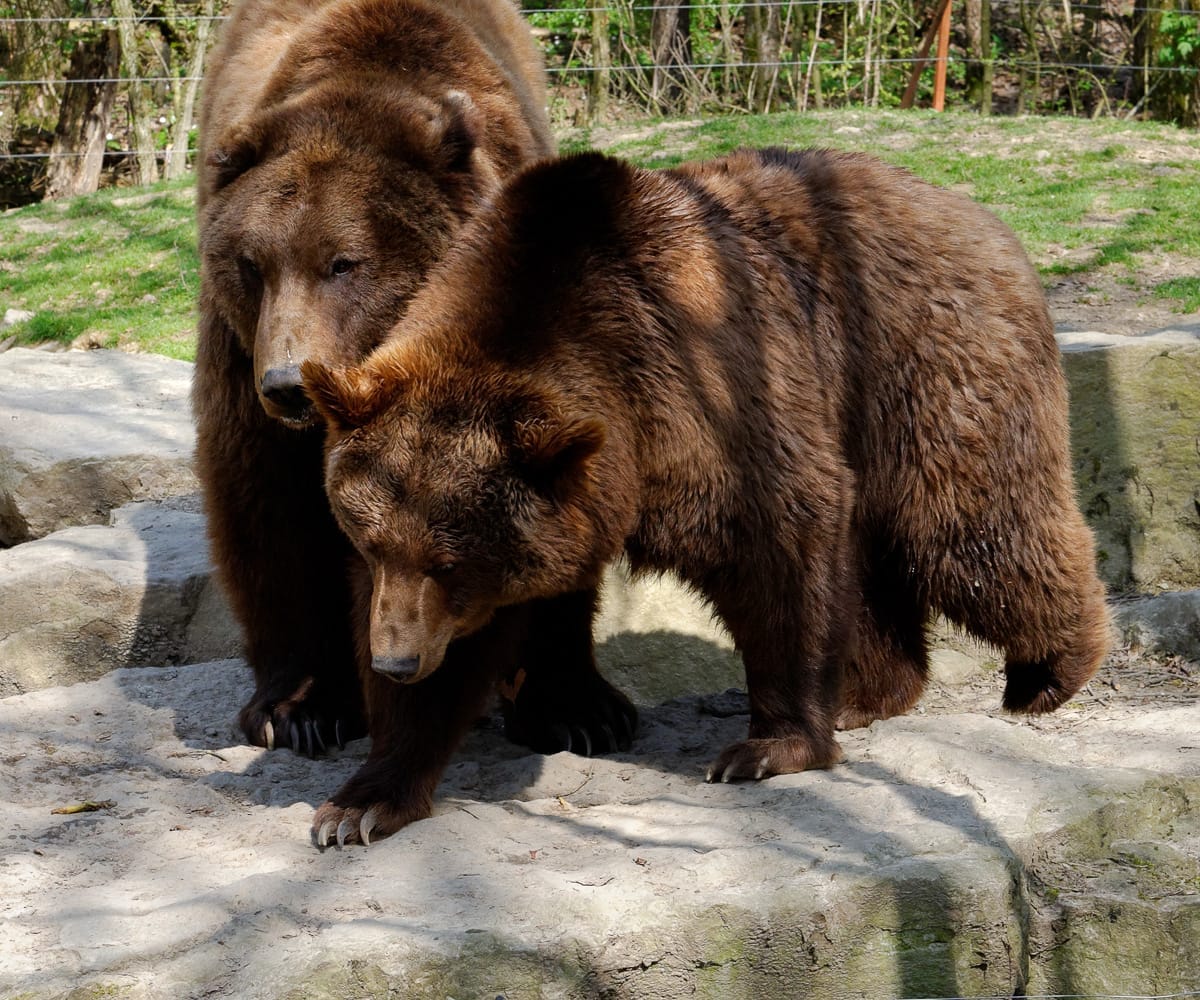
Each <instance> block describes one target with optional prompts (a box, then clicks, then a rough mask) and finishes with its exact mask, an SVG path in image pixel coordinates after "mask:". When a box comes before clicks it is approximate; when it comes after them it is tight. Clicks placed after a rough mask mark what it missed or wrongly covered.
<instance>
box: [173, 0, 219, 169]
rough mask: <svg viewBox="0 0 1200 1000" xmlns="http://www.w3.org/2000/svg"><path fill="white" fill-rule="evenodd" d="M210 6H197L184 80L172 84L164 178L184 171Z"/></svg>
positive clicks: (210, 1) (206, 1)
mask: <svg viewBox="0 0 1200 1000" xmlns="http://www.w3.org/2000/svg"><path fill="white" fill-rule="evenodd" d="M172 7H173V5H172ZM213 9H214V4H213V0H204V3H203V4H202V5H201V7H200V17H199V19H198V20H197V21H196V31H195V34H194V36H193V37H192V38H191V40H190V46H191V57H190V58H189V59H188V64H187V70H186V71H185V73H184V75H185V76H186V77H187V79H186V80H183V81H182V82H181V84H177V85H176V89H175V95H174V105H175V123H174V125H173V127H172V131H171V148H170V149H169V150H168V152H167V163H166V169H165V174H166V176H167V178H168V179H173V178H176V177H182V176H183V175H184V174H186V173H187V166H188V152H189V146H190V144H191V133H192V122H193V121H194V120H195V114H196V93H197V91H198V90H199V89H200V77H201V76H202V75H203V73H204V57H205V56H206V55H207V54H208V36H209V25H210V24H211V23H212V22H211V20H210V19H211V18H212V16H213Z"/></svg>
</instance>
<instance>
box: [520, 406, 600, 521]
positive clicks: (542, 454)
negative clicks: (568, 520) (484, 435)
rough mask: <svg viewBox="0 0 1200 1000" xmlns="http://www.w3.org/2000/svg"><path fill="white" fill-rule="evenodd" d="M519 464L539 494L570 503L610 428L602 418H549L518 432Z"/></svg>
mask: <svg viewBox="0 0 1200 1000" xmlns="http://www.w3.org/2000/svg"><path fill="white" fill-rule="evenodd" d="M514 432H515V433H514V437H515V440H514V445H515V452H516V459H517V463H518V464H519V465H520V467H521V469H522V471H523V473H524V474H525V476H526V477H527V478H528V479H529V481H530V483H531V484H532V485H533V487H534V488H535V489H537V490H538V491H539V492H541V493H544V494H546V495H547V496H551V497H554V498H555V499H556V500H559V501H563V500H566V499H567V498H568V497H569V496H570V495H571V493H572V492H573V491H574V490H575V488H576V487H577V486H579V485H580V483H581V481H582V479H583V477H584V475H585V474H586V472H587V464H588V460H589V459H590V458H591V457H592V456H593V455H595V454H596V452H598V451H599V450H600V449H601V447H603V445H604V441H605V439H606V438H607V436H608V428H607V426H606V425H605V423H604V421H603V420H601V419H600V418H599V417H593V416H580V417H562V418H557V417H548V418H535V419H532V420H524V421H519V422H518V423H517V424H516V426H515V428H514Z"/></svg>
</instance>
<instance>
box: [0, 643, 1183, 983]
mask: <svg viewBox="0 0 1200 1000" xmlns="http://www.w3.org/2000/svg"><path fill="white" fill-rule="evenodd" d="M247 680H248V679H247V677H246V675H245V672H244V668H243V667H242V665H241V664H240V663H239V662H237V661H226V662H221V663H212V664H205V665H199V666H190V667H176V668H149V669H141V670H117V671H114V672H112V673H110V674H108V675H107V676H106V677H104V678H102V679H100V680H98V681H94V682H89V683H86V684H80V685H76V686H74V687H72V688H60V689H50V690H46V691H40V692H35V693H33V694H28V695H22V696H19V697H15V698H9V699H6V700H3V701H0V728H2V729H3V731H4V732H5V734H6V744H5V753H6V766H5V768H4V770H3V771H0V802H3V803H4V806H3V808H4V812H5V816H6V819H7V826H8V829H9V841H8V846H7V848H6V851H5V853H4V857H3V862H2V863H0V896H2V897H3V898H4V899H5V901H6V908H5V913H4V914H3V915H0V934H2V935H3V938H4V940H5V942H6V945H5V948H4V949H3V951H2V952H0V993H3V994H5V995H13V994H16V995H23V996H26V997H29V998H30V1000H33V998H49V997H66V996H73V997H80V996H82V995H83V994H81V993H79V992H74V993H73V992H72V991H78V990H85V991H86V990H92V991H94V992H99V991H101V990H109V991H111V993H110V994H109V995H116V996H128V997H137V998H142V1000H156V998H159V997H162V998H170V1000H187V998H192V997H200V996H203V995H211V994H212V993H213V992H214V991H215V992H217V993H220V994H221V995H225V996H239V997H243V996H244V997H254V998H294V1000H300V998H304V1000H308V998H322V997H330V998H332V997H344V996H349V995H353V996H357V997H364V998H368V997H369V998H373V997H379V998H383V997H389V996H396V995H402V996H404V997H405V998H412V1000H422V998H426V997H428V998H437V1000H443V998H445V997H446V996H455V997H493V996H495V995H497V994H503V995H504V996H505V997H506V998H507V1000H535V998H539V1000H540V998H541V997H559V998H576V997H578V998H584V997H588V998H590V997H596V996H608V997H615V998H619V997H630V998H632V997H638V998H643V997H645V998H656V1000H675V998H681V997H691V996H702V997H713V998H720V1000H742V998H746V1000H749V998H755V1000H758V998H768V1000H769V998H781V1000H782V998H785V997H786V998H792V997H795V996H807V997H811V998H813V1000H826V998H828V1000H834V998H837V1000H842V998H848V997H862V998H871V1000H875V998H878V997H880V996H973V995H993V996H994V995H1003V996H1010V995H1013V994H1014V993H1016V992H1018V991H1021V990H1024V991H1026V992H1028V993H1031V994H1033V993H1066V994H1092V993H1096V994H1106V995H1117V994H1136V993H1147V992H1153V993H1170V992H1177V991H1184V990H1189V989H1200V966H1197V964H1196V963H1195V961H1194V956H1193V954H1192V949H1193V947H1194V942H1195V940H1196V939H1197V933H1198V932H1200V896H1198V895H1197V882H1196V879H1197V875H1198V872H1197V869H1196V862H1195V858H1196V857H1197V851H1198V850H1200V751H1198V750H1197V749H1196V739H1195V734H1196V732H1197V731H1198V730H1200V705H1198V704H1197V703H1195V702H1192V703H1190V704H1187V705H1181V706H1176V707H1174V708H1158V707H1155V706H1153V705H1145V704H1133V703H1114V704H1110V705H1108V706H1107V707H1099V706H1096V705H1093V706H1091V707H1090V708H1089V709H1088V710H1087V711H1086V712H1083V713H1079V714H1076V715H1074V716H1072V717H1060V716H1054V717H1050V718H1047V719H1043V720H1039V721H1037V722H1036V723H1028V722H1023V721H1016V720H1011V719H1001V718H996V717H992V716H989V715H986V714H979V713H968V714H963V713H953V714H945V715H936V716H932V715H931V716H924V717H918V716H909V717H906V718H900V719H894V720H890V721H888V722H886V723H877V724H875V725H874V726H872V727H871V728H870V729H868V730H865V731H861V732H857V733H852V734H843V735H842V737H841V740H842V743H843V746H844V747H845V749H846V756H847V760H846V763H845V764H843V765H840V766H838V767H836V768H834V769H832V770H830V771H827V772H809V773H806V774H801V775H789V776H784V777H780V778H775V779H771V780H769V781H766V782H762V783H758V784H740V785H717V786H713V785H706V784H704V783H703V782H702V780H701V776H702V774H703V768H704V766H705V764H706V763H707V762H708V761H709V760H710V759H711V757H712V756H713V755H714V753H715V752H716V750H717V749H718V748H719V747H720V746H721V745H722V744H723V743H724V742H725V741H727V740H729V739H736V738H740V737H741V735H742V734H743V733H744V731H745V725H746V716H744V715H737V714H733V715H730V714H729V713H728V711H727V709H728V706H727V705H724V704H722V705H719V706H712V705H709V704H708V703H706V701H705V700H704V699H697V698H688V699H680V700H677V701H675V702H672V703H669V704H667V705H665V706H662V707H660V708H658V709H654V710H651V711H648V712H647V713H646V714H645V725H644V728H643V731H642V732H641V733H640V735H639V737H638V739H637V741H636V742H635V745H634V748H633V751H632V752H630V753H627V754H621V755H617V756H614V757H610V758H601V759H594V760H586V759H583V758H578V757H574V756H571V755H568V754H557V755H554V756H551V757H540V756H537V755H532V754H528V753H526V752H524V751H522V750H520V749H519V748H515V747H512V746H510V745H508V744H506V743H504V742H503V741H502V740H501V739H500V737H499V734H498V732H497V729H496V727H495V725H493V726H490V727H487V728H483V729H479V730H477V731H476V732H475V733H473V734H472V736H471V737H470V739H469V740H468V743H467V745H466V746H465V747H464V748H463V750H462V752H461V753H459V754H458V755H457V757H456V758H455V760H454V762H453V763H452V765H451V767H450V769H449V770H448V772H447V775H446V779H445V781H444V782H443V785H442V788H441V789H440V791H439V794H438V797H437V804H436V809H435V815H434V816H433V817H432V818H431V819H429V820H425V821H423V822H420V823H417V824H414V825H413V826H411V827H409V828H407V829H406V830H404V831H402V832H401V833H400V834H397V835H396V836H394V837H392V838H390V839H387V840H384V841H381V842H379V843H377V844H375V845H373V846H372V847H370V848H369V849H362V848H358V849H348V850H345V851H338V850H336V849H334V850H329V851H326V852H325V853H318V852H317V851H316V850H315V849H314V848H313V847H312V846H311V845H310V843H309V839H308V823H309V820H310V817H311V815H312V809H313V807H314V805H315V804H317V803H319V802H320V801H321V800H322V799H323V798H324V797H325V796H326V795H327V794H328V793H329V792H330V791H331V790H332V789H333V788H334V787H336V786H337V785H338V784H339V783H340V782H341V781H342V780H344V779H345V778H346V777H347V776H348V775H349V774H350V773H352V772H353V771H354V769H355V768H356V767H357V766H358V765H359V763H360V762H361V761H362V759H363V756H364V745H363V744H362V743H361V742H359V743H355V744H352V745H351V746H350V747H348V748H347V749H346V751H344V752H343V753H341V754H338V755H337V756H335V757H334V758H333V759H329V760H319V761H309V760H306V759H303V758H300V757H297V756H296V755H294V754H291V753H290V752H285V751H276V752H273V753H267V752H265V751H262V750H256V749H251V748H248V747H243V746H239V745H237V743H236V741H235V740H234V739H233V733H232V729H231V724H230V720H231V718H232V714H233V712H234V711H235V710H236V707H237V705H238V704H239V703H240V702H241V700H242V699H243V698H244V697H245V695H246V693H247V692H248V684H247ZM85 799H87V800H92V801H101V802H111V805H109V806H108V807H106V808H103V809H101V810H99V811H97V812H92V813H81V814H77V815H52V814H51V810H52V809H54V808H56V807H59V806H64V805H69V804H72V803H77V802H80V801H83V800H85ZM264 943H269V945H270V946H269V947H266V946H264ZM89 995H90V994H89Z"/></svg>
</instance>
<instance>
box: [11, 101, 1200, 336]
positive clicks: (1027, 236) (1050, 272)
mask: <svg viewBox="0 0 1200 1000" xmlns="http://www.w3.org/2000/svg"><path fill="white" fill-rule="evenodd" d="M740 145H756V146H764V145H786V146H793V147H796V146H830V147H835V148H842V149H858V150H864V151H867V152H871V153H874V154H876V155H879V156H881V157H883V158H884V159H886V160H889V161H891V162H893V163H896V164H899V165H902V166H906V167H908V168H910V169H912V170H913V171H915V172H916V173H918V174H919V175H921V176H923V177H925V178H927V179H928V180H931V181H933V182H935V183H938V184H942V185H945V186H948V187H952V188H955V189H957V190H960V191H963V192H964V193H966V194H968V195H970V196H971V197H973V198H974V199H976V200H977V201H980V202H982V203H983V204H985V205H987V206H989V207H990V208H991V209H992V210H993V211H995V212H996V213H997V214H998V215H1000V216H1001V217H1002V218H1003V219H1005V220H1006V221H1007V222H1008V223H1009V224H1010V225H1011V226H1012V227H1013V228H1014V229H1015V230H1016V232H1017V234H1018V236H1020V238H1021V239H1022V241H1023V242H1024V243H1025V245H1026V247H1027V248H1028V250H1029V251H1030V254H1031V255H1032V257H1033V259H1034V261H1035V262H1036V263H1037V264H1038V266H1039V267H1040V269H1041V271H1042V274H1043V276H1044V278H1045V280H1046V281H1047V282H1048V283H1054V282H1059V281H1070V282H1074V283H1077V284H1079V285H1080V286H1081V287H1082V288H1083V290H1084V291H1085V292H1086V291H1087V289H1088V288H1089V287H1094V288H1095V290H1096V291H1095V294H1096V295H1100V296H1103V295H1106V294H1110V290H1111V289H1112V288H1114V287H1117V288H1121V289H1122V291H1123V293H1124V294H1126V295H1127V296H1132V297H1134V298H1135V299H1136V298H1138V297H1144V298H1146V299H1161V300H1162V301H1163V302H1166V303H1169V304H1170V305H1171V306H1172V307H1173V308H1174V309H1177V310H1179V311H1181V312H1183V311H1187V312H1195V311H1200V277H1197V275H1200V226H1197V225H1196V192H1197V191H1200V133H1197V132H1195V131H1186V130H1181V129H1179V128H1178V127H1175V126H1171V125H1165V124H1161V123H1156V122H1129V121H1121V120H1118V119H1115V118H1110V119H1104V120H1101V121H1088V120H1084V119H1078V118H1065V117H1056V118H1051V117H1045V118H1032V117H1023V118H1011V117H1010V118H999V117H993V118H989V119H982V118H980V117H979V116H977V115H974V114H969V113H965V112H948V113H944V114H935V113H933V112H928V111H915V112H914V111H910V112H899V111H874V110H859V111H847V110H840V111H820V112H809V113H806V114H799V113H796V112H781V113H774V114H767V115H734V116H720V117H708V118H703V119H696V120H690V121H689V120H679V119H675V120H671V121H656V122H640V123H636V124H630V125H626V126H621V127H611V126H607V127H600V126H596V127H585V128H578V129H569V130H566V131H564V140H563V149H564V150H565V151H570V150H573V149H584V148H590V147H595V146H598V147H602V148H606V149H608V150H610V151H612V152H615V153H618V154H621V155H624V156H627V157H629V158H630V159H632V160H634V161H635V162H638V163H641V164H643V165H647V166H666V165H671V164H674V163H676V162H679V161H680V160H682V159H690V158H697V157H706V156H712V155H717V154H720V153H722V152H726V151H728V150H730V149H732V148H734V147H737V146H740ZM1165 259H1170V260H1171V261H1172V262H1173V263H1174V266H1173V268H1172V269H1171V274H1170V275H1169V276H1165V277H1157V275H1159V273H1160V272H1159V270H1158V268H1157V265H1158V264H1159V263H1161V261H1163V260H1165ZM198 266H199V264H198V260H197V256H196V250H195V220H194V202H193V188H192V186H191V183H190V181H189V180H188V179H184V180H180V181H167V182H163V181H159V182H157V183H155V184H154V185H152V186H151V187H149V188H148V189H146V190H144V191H136V190H135V191H131V190H128V189H113V190H105V191H101V192H98V193H96V194H92V195H85V196H79V197H76V198H73V199H69V200H62V201H53V202H42V203H40V204H32V205H28V206H25V207H23V208H19V209H14V210H11V211H8V212H5V213H0V310H3V309H5V308H16V309H20V310H23V311H25V312H27V313H29V314H31V315H30V316H29V317H28V318H26V319H24V320H22V321H21V322H20V323H18V324H16V325H14V326H12V327H10V328H9V329H8V330H5V331H4V333H3V334H0V339H2V338H4V337H9V336H11V337H15V338H17V341H18V342H19V343H23V344H28V343H39V342H45V341H50V342H55V343H60V344H63V345H66V344H71V343H75V342H79V343H82V344H84V345H89V346H122V347H126V348H129V349H135V350H147V351H155V352H159V353H164V354H168V355H171V356H173V357H178V358H184V359H191V358H192V356H193V351H194V343H195V340H194V326H195V316H194V309H195V299H196V292H197V286H198Z"/></svg>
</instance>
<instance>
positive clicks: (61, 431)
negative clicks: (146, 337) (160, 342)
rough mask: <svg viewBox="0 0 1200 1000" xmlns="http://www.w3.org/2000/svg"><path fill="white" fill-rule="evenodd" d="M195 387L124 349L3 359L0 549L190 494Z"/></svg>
mask: <svg viewBox="0 0 1200 1000" xmlns="http://www.w3.org/2000/svg"><path fill="white" fill-rule="evenodd" d="M191 379H192V367H191V365H189V364H186V363H185V362H182V361H172V360H170V359H169V358H161V357H154V356H150V355H136V354H125V353H122V352H120V351H65V352H61V353H48V352H45V351H34V350H25V349H19V348H18V349H14V350H9V351H5V352H4V353H3V354H0V546H10V545H16V544H19V543H21V542H27V541H30V540H32V539H35V538H42V537H44V536H45V535H48V534H50V533H51V532H53V531H57V530H58V529H60V528H66V527H71V526H74V525H79V524H104V523H106V522H107V521H108V515H109V512H110V511H112V510H113V509H114V508H116V507H120V506H122V505H124V504H126V503H130V502H133V501H137V500H161V499H165V498H167V497H173V496H178V495H180V494H186V493H193V492H195V491H196V489H197V483H196V478H195V474H194V473H193V472H192V447H193V440H194V434H193V431H192V425H191V415H190V411H189V409H188V405H187V393H188V389H189V387H190V386H191Z"/></svg>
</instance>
